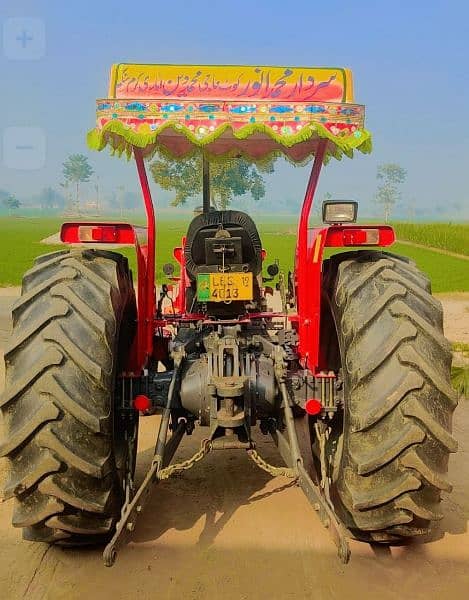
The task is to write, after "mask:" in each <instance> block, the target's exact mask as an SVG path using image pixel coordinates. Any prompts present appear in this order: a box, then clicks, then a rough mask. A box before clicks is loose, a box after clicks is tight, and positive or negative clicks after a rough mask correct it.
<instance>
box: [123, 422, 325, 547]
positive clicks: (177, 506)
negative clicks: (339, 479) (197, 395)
mask: <svg viewBox="0 0 469 600" xmlns="http://www.w3.org/2000/svg"><path fill="white" fill-rule="evenodd" d="M205 433H206V432H205V431H203V430H200V429H199V431H197V432H196V433H194V435H193V436H191V437H186V438H185V439H184V440H183V442H182V444H181V447H180V451H178V453H177V455H176V456H175V462H178V461H180V460H186V459H187V458H189V457H190V456H191V455H192V454H193V453H195V452H196V451H197V449H198V448H199V444H200V441H201V440H202V438H203V437H204V434H205ZM257 447H258V451H259V452H260V453H261V454H262V456H263V458H264V459H266V460H267V461H269V462H272V463H273V464H276V465H283V462H282V459H281V457H280V455H279V454H278V452H277V450H276V448H275V445H274V444H273V442H272V441H270V438H268V440H264V439H262V438H260V439H258V440H257ZM151 456H152V449H148V450H145V451H143V452H140V453H139V455H138V463H139V464H140V465H142V466H143V465H146V464H148V463H149V462H150V460H151ZM141 477H142V472H140V473H139V477H138V478H137V479H138V480H139V479H141ZM295 485H296V482H293V481H291V480H288V479H287V478H284V477H278V478H275V480H273V479H272V477H271V476H270V475H269V474H268V473H266V472H265V471H262V470H261V469H260V468H259V467H257V465H255V464H254V463H253V462H252V460H250V459H249V457H248V455H247V453H246V452H245V451H244V450H224V451H213V452H211V453H210V454H208V455H207V456H206V457H205V458H204V459H203V460H202V461H200V462H198V463H196V464H195V465H194V467H192V469H190V470H188V471H184V472H183V473H182V474H180V475H176V476H173V477H171V478H170V479H168V480H165V481H162V482H160V483H159V484H157V485H156V486H155V487H154V489H153V492H152V495H151V497H150V499H149V500H148V502H147V504H146V506H145V511H144V515H142V518H141V520H139V522H138V523H137V527H136V530H135V532H134V535H133V536H132V539H133V541H135V542H144V541H149V540H156V539H158V538H159V537H161V536H162V535H163V534H164V533H165V532H166V531H168V530H170V529H175V530H177V531H185V530H190V529H193V528H194V526H195V525H196V523H198V522H199V520H200V519H201V518H203V519H204V524H203V529H202V531H201V532H200V535H199V536H198V540H197V542H196V545H197V546H198V547H201V548H207V547H209V546H211V545H212V544H213V543H214V541H215V539H216V537H217V535H218V534H219V533H220V532H221V531H222V529H223V528H224V527H225V525H226V524H227V523H228V522H229V521H230V519H231V518H232V517H233V515H234V514H235V513H236V511H237V510H238V509H240V508H241V507H243V506H247V505H249V504H253V503H255V502H258V501H259V500H263V499H265V498H268V497H270V496H272V495H276V494H282V493H284V492H285V491H286V490H288V489H289V488H291V487H293V486H295ZM201 490H203V493H202V492H201ZM311 510H312V514H314V511H313V509H311Z"/></svg>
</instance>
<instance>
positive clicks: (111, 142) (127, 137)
mask: <svg viewBox="0 0 469 600" xmlns="http://www.w3.org/2000/svg"><path fill="white" fill-rule="evenodd" d="M175 125H176V124H175V123H173V122H168V123H164V124H163V125H161V126H160V127H159V128H158V129H157V130H156V131H151V132H148V133H138V132H135V131H132V130H131V129H128V128H127V127H125V126H124V125H123V124H122V123H121V122H120V121H118V120H115V121H109V123H106V125H105V126H104V127H103V129H97V128H95V129H92V130H91V131H90V132H89V133H88V136H87V143H88V147H89V148H90V149H91V150H98V151H101V150H103V149H104V148H105V147H106V146H109V147H110V148H111V153H112V155H117V156H122V155H125V156H126V157H127V159H130V158H131V156H132V148H133V147H134V146H135V147H137V148H141V149H142V150H143V154H144V156H145V158H151V157H153V156H154V154H155V153H156V152H162V151H163V153H164V154H167V155H169V156H170V157H171V158H173V159H175V160H178V159H179V160H180V159H185V158H187V157H188V156H190V155H192V154H193V153H194V152H197V151H198V150H199V149H201V148H204V147H205V146H207V145H208V144H211V143H212V142H214V141H215V140H216V139H217V138H218V137H219V136H220V135H221V134H222V133H223V132H224V131H226V130H227V129H229V128H231V129H232V133H233V136H234V137H235V138H237V139H239V140H243V139H246V138H247V137H249V136H250V135H252V134H253V133H265V134H267V135H268V136H269V137H271V138H272V139H273V140H274V141H276V142H277V143H278V144H279V145H281V146H283V147H284V148H291V147H292V146H294V145H295V144H298V143H300V142H304V141H307V140H309V139H311V138H312V137H315V136H316V137H318V138H322V139H324V138H326V139H328V140H329V141H330V142H332V144H333V146H332V147H329V148H328V150H327V153H326V157H325V160H324V162H328V160H329V159H330V158H336V159H338V160H340V159H341V158H342V156H343V155H345V156H347V157H349V158H353V151H354V150H359V151H360V152H363V153H365V154H367V153H369V152H371V150H372V141H371V134H370V132H368V131H366V130H365V129H362V130H360V134H361V135H360V137H356V136H355V135H350V136H347V137H343V138H340V137H337V136H335V135H333V134H332V133H330V132H329V131H328V130H327V129H326V128H325V127H324V126H323V125H321V124H320V123H314V124H312V125H311V126H309V127H304V128H303V129H302V130H301V131H299V132H298V133H295V134H292V135H285V136H282V135H279V134H277V133H275V131H272V129H270V127H267V126H265V125H264V124H262V123H253V124H250V125H246V126H245V127H242V128H241V129H238V130H236V131H235V130H233V128H232V127H231V125H230V123H225V124H224V125H222V126H221V127H219V128H218V129H217V130H216V131H214V132H213V133H211V134H210V135H208V136H206V137H204V138H203V139H199V138H197V137H196V136H195V135H194V134H193V133H192V131H190V129H188V128H187V127H185V126H184V125H179V124H178V125H179V127H175ZM169 127H172V128H174V129H175V130H176V131H178V133H182V134H184V135H185V137H186V138H187V139H188V140H189V141H190V142H191V143H192V145H193V150H191V151H189V152H188V153H186V154H185V155H184V156H174V155H172V153H171V151H170V150H169V149H168V148H167V147H166V146H162V145H161V144H159V143H158V142H159V140H158V137H159V135H160V134H161V132H162V131H164V130H165V129H167V128H169ZM207 154H208V156H209V157H210V159H211V160H217V159H225V158H230V157H234V156H239V154H240V151H239V149H238V148H235V149H234V150H233V151H230V152H228V153H226V154H224V155H223V156H221V155H218V154H217V155H214V154H212V153H210V152H207ZM242 155H243V158H246V159H248V160H251V161H253V162H262V159H261V160H258V159H253V158H252V157H251V156H249V155H248V154H245V153H242ZM279 155H284V156H286V157H287V158H288V159H289V160H290V161H291V162H294V163H296V164H298V162H299V161H294V160H293V159H291V158H290V157H289V156H288V155H286V154H285V152H282V150H281V149H276V150H274V151H272V152H270V153H269V155H268V156H266V157H265V160H271V159H272V158H273V157H275V156H279ZM310 158H311V156H308V157H307V158H306V159H305V160H304V161H302V162H307V161H308V160H309V159H310Z"/></svg>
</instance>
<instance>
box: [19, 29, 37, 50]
mask: <svg viewBox="0 0 469 600" xmlns="http://www.w3.org/2000/svg"><path fill="white" fill-rule="evenodd" d="M33 39H34V38H33V36H32V35H28V33H27V31H26V30H24V29H23V31H22V32H21V35H18V36H17V37H16V40H17V41H18V42H21V47H22V48H26V46H27V45H28V42H32V41H33Z"/></svg>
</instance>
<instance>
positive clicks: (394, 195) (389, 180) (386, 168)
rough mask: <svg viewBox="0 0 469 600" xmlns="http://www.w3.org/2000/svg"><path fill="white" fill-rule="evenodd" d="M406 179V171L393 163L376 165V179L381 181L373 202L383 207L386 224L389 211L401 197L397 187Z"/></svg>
mask: <svg viewBox="0 0 469 600" xmlns="http://www.w3.org/2000/svg"><path fill="white" fill-rule="evenodd" d="M406 177H407V171H406V170H405V169H403V168H402V167H401V166H400V165H397V164H395V163H385V164H382V165H378V171H377V173H376V178H377V179H379V180H380V181H382V184H381V185H380V186H378V190H377V192H376V196H375V201H376V202H377V203H378V204H381V205H382V206H383V210H384V221H385V222H386V223H387V222H388V221H389V217H390V215H391V211H392V209H393V207H394V205H395V204H396V202H397V201H398V200H399V198H400V197H401V192H400V190H399V186H400V185H401V184H402V183H404V181H405V179H406Z"/></svg>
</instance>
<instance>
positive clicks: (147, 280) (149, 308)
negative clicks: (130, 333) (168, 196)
mask: <svg viewBox="0 0 469 600" xmlns="http://www.w3.org/2000/svg"><path fill="white" fill-rule="evenodd" d="M134 157H135V163H136V165H137V173H138V178H139V181H140V187H141V188H142V195H143V202H144V205H145V213H146V217H147V241H146V244H143V245H142V246H140V252H138V253H137V263H138V288H137V289H138V324H137V344H136V349H135V351H134V352H135V354H136V356H135V367H136V368H137V370H138V371H141V369H143V368H144V367H145V366H146V364H147V361H148V357H149V356H151V354H152V352H153V335H154V319H155V306H156V304H155V244H156V221H155V211H154V208H153V200H152V197H151V191H150V186H149V184H148V178H147V173H146V170H145V163H144V160H143V154H142V150H141V149H140V148H135V147H134ZM133 354H134V353H133ZM132 362H134V361H132ZM135 367H133V368H135Z"/></svg>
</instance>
